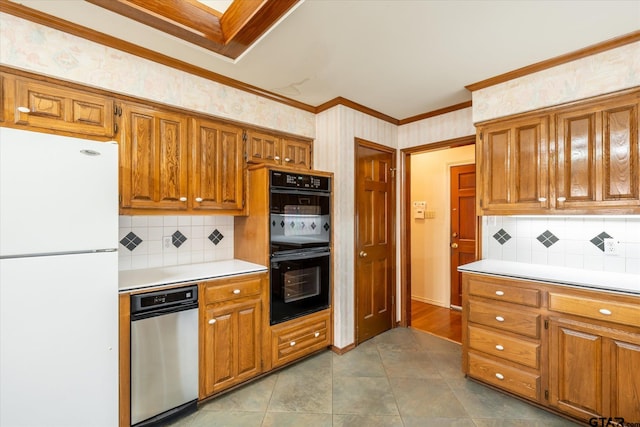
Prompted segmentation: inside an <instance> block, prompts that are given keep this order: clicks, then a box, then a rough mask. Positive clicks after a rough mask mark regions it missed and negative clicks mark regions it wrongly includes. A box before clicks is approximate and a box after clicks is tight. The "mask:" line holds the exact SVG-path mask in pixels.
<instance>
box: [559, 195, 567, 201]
mask: <svg viewBox="0 0 640 427" xmlns="http://www.w3.org/2000/svg"><path fill="white" fill-rule="evenodd" d="M557 200H558V201H559V202H565V201H566V200H567V198H566V197H562V196H561V197H558V199H557Z"/></svg>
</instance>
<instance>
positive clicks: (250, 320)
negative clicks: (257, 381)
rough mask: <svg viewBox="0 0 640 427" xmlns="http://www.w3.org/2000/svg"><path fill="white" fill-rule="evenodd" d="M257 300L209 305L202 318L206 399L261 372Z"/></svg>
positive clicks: (258, 306)
mask: <svg viewBox="0 0 640 427" xmlns="http://www.w3.org/2000/svg"><path fill="white" fill-rule="evenodd" d="M260 305H261V301H260V300H259V299H251V300H246V301H243V300H238V301H235V302H230V303H225V304H220V305H210V306H207V308H206V313H205V318H204V325H203V328H204V340H203V343H204V349H203V370H204V372H203V375H204V395H205V396H209V395H211V394H213V393H216V392H218V391H220V390H223V389H225V388H228V387H231V386H232V385H234V384H238V383H239V382H242V381H244V380H246V379H249V378H251V377H253V376H255V375H257V374H259V373H260V371H261V354H262V351H261V344H262V343H261V342H260V336H261V334H260V321H261V315H260V313H261V310H260Z"/></svg>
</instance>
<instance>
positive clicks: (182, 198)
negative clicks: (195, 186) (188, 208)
mask: <svg viewBox="0 0 640 427" xmlns="http://www.w3.org/2000/svg"><path fill="white" fill-rule="evenodd" d="M178 200H180V201H181V202H186V201H187V198H186V197H180V199H178Z"/></svg>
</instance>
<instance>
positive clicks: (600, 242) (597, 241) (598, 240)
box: [589, 231, 611, 252]
mask: <svg viewBox="0 0 640 427" xmlns="http://www.w3.org/2000/svg"><path fill="white" fill-rule="evenodd" d="M610 238H611V236H609V235H608V234H607V233H605V232H604V231H603V232H602V233H600V234H598V235H597V236H596V237H594V238H593V239H591V240H589V241H590V242H591V243H593V244H594V245H595V246H596V247H597V248H598V249H600V250H601V251H602V252H604V239H610Z"/></svg>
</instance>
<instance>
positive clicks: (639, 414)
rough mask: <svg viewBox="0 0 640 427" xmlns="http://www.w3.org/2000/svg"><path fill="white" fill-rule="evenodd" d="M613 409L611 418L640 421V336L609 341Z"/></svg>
mask: <svg viewBox="0 0 640 427" xmlns="http://www.w3.org/2000/svg"><path fill="white" fill-rule="evenodd" d="M608 344H609V349H610V350H609V352H608V355H609V357H610V361H609V366H610V373H609V375H608V378H609V379H610V390H611V391H610V393H608V394H606V395H605V396H610V399H611V401H610V408H611V409H610V410H609V414H610V415H608V416H611V417H622V418H624V419H625V420H626V421H627V422H637V421H639V420H640V369H638V366H640V335H633V336H629V337H620V339H610V340H608Z"/></svg>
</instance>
